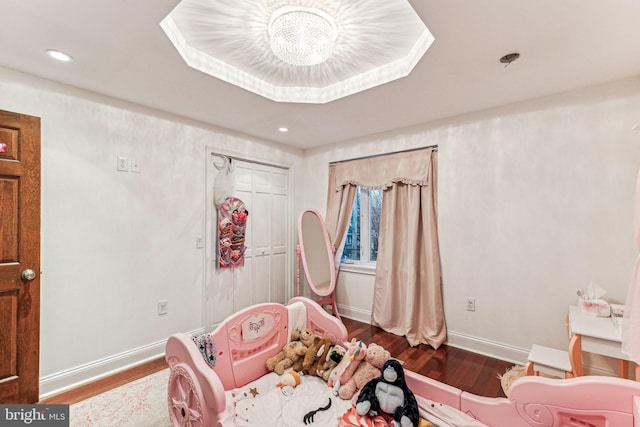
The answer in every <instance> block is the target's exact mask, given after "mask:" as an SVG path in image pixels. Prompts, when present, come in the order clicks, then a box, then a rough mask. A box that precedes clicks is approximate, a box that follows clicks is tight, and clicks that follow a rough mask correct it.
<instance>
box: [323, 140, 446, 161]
mask: <svg viewBox="0 0 640 427" xmlns="http://www.w3.org/2000/svg"><path fill="white" fill-rule="evenodd" d="M427 148H433V149H434V150H435V151H438V144H434V145H428V146H426V147H418V148H410V149H408V150H400V151H394V152H392V153H381V154H373V155H371V156H363V157H356V158H354V159H346V160H336V161H335V162H330V163H329V166H332V165H337V164H338V163H344V162H351V161H353V160H365V159H373V158H375V157H382V156H388V155H390V154H398V153H410V152H412V151H419V150H426V149H427Z"/></svg>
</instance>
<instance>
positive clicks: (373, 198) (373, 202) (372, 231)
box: [369, 190, 382, 261]
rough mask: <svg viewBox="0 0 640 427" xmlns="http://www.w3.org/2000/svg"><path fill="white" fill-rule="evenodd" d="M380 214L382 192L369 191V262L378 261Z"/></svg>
mask: <svg viewBox="0 0 640 427" xmlns="http://www.w3.org/2000/svg"><path fill="white" fill-rule="evenodd" d="M381 212H382V190H371V191H369V260H370V261H376V260H377V259H378V237H379V235H380V213H381Z"/></svg>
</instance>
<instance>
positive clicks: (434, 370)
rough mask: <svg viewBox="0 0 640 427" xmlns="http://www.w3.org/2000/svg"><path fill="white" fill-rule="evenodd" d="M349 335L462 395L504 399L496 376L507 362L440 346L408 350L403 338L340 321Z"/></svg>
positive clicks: (373, 327)
mask: <svg viewBox="0 0 640 427" xmlns="http://www.w3.org/2000/svg"><path fill="white" fill-rule="evenodd" d="M342 322H343V323H344V325H345V326H346V327H347V330H348V331H349V339H351V338H356V339H359V340H362V341H364V342H365V343H370V342H375V343H376V344H379V345H381V346H383V347H384V348H386V349H387V350H389V352H390V353H391V355H392V356H393V357H395V358H397V359H399V360H402V361H404V367H405V369H408V370H411V371H414V372H417V373H419V374H422V375H424V376H426V377H429V378H433V379H435V380H438V381H440V382H443V383H446V384H449V385H451V386H453V387H457V388H459V389H461V390H463V391H468V392H470V393H473V394H477V395H480V396H486V397H505V395H504V392H503V391H502V387H501V386H500V380H499V378H498V375H502V374H504V373H505V372H506V370H507V369H508V368H510V367H512V366H513V363H511V362H505V361H503V360H498V359H494V358H491V357H487V356H483V355H481V354H476V353H472V352H470V351H466V350H460V349H457V348H454V347H449V346H447V345H442V346H440V348H438V349H437V350H434V349H433V348H432V347H429V346H427V345H425V344H420V345H419V346H416V347H411V346H410V345H409V343H408V342H407V340H406V339H405V338H404V337H399V336H397V335H393V334H390V333H388V332H385V331H383V330H382V329H380V328H377V327H375V326H371V325H369V324H366V323H362V322H358V321H355V320H351V319H346V318H344V317H343V318H342Z"/></svg>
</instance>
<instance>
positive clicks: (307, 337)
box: [291, 329, 316, 347]
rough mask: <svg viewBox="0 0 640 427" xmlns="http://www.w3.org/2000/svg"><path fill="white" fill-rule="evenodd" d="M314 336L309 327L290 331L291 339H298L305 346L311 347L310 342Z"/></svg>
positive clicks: (311, 342)
mask: <svg viewBox="0 0 640 427" xmlns="http://www.w3.org/2000/svg"><path fill="white" fill-rule="evenodd" d="M315 336H316V335H315V334H314V333H313V332H311V329H302V330H300V329H295V330H294V331H293V332H292V333H291V341H300V342H302V344H304V345H305V346H307V347H311V344H313V338H314V337H315Z"/></svg>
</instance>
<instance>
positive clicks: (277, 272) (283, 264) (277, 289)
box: [271, 251, 287, 304]
mask: <svg viewBox="0 0 640 427" xmlns="http://www.w3.org/2000/svg"><path fill="white" fill-rule="evenodd" d="M271 267H272V268H271V299H272V300H273V302H279V303H280V304H284V303H286V301H285V299H286V297H287V295H286V291H287V288H286V287H287V282H286V271H287V253H286V251H283V252H277V253H275V252H274V254H273V255H272V256H271Z"/></svg>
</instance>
